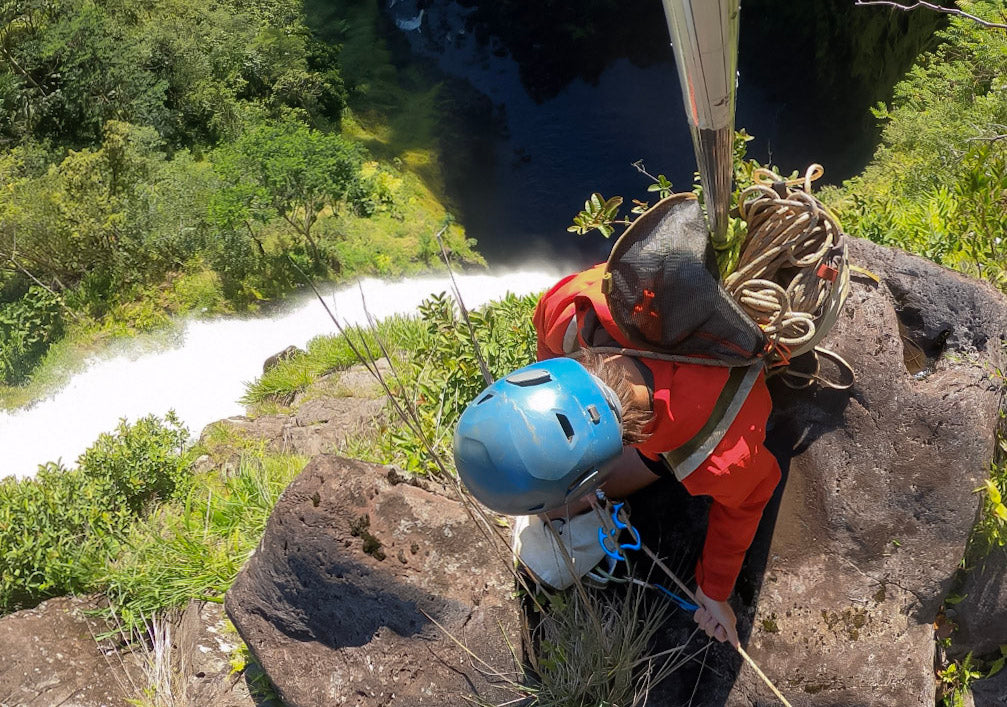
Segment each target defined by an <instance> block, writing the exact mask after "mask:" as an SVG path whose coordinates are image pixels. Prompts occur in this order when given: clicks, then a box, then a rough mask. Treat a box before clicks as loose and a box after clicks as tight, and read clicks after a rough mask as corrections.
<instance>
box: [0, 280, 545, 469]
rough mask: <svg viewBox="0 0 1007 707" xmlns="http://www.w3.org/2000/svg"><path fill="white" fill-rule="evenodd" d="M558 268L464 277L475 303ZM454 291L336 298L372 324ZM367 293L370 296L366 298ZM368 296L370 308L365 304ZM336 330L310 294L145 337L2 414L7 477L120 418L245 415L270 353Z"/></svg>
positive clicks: (524, 287)
mask: <svg viewBox="0 0 1007 707" xmlns="http://www.w3.org/2000/svg"><path fill="white" fill-rule="evenodd" d="M559 275H560V273H559V272H558V271H551V272H550V271H549V269H548V268H545V267H542V266H541V265H535V266H533V267H532V268H528V269H519V270H513V271H509V272H505V273H497V274H492V275H459V276H458V278H457V280H458V287H459V290H460V291H461V294H462V299H463V300H464V301H465V304H466V305H468V306H470V307H471V306H476V305H480V304H483V303H485V302H489V301H491V300H494V299H499V298H501V297H503V296H504V295H505V294H506V293H507V292H513V293H515V294H527V293H530V292H537V291H540V290H543V289H545V288H546V287H548V286H549V285H551V284H552V283H553V282H555V281H556V280H557V279H558V276H559ZM449 290H450V283H449V281H448V279H447V276H443V277H422V278H411V279H406V280H401V281H382V280H374V279H367V280H362V281H361V282H360V283H359V285H358V284H356V283H355V284H352V285H344V286H341V287H340V288H339V289H336V290H334V291H333V292H332V293H331V294H329V295H328V297H327V302H328V303H329V306H330V307H332V308H333V310H334V312H335V313H336V316H337V317H338V318H339V319H340V321H341V322H346V323H348V324H362V325H366V323H367V316H366V315H367V313H368V312H369V313H370V315H371V316H373V317H375V318H377V319H382V318H385V317H388V316H391V315H393V314H408V313H411V312H414V311H415V310H416V308H417V306H418V305H419V304H420V302H422V301H423V299H425V298H426V297H427V296H428V295H430V294H431V293H440V292H446V291H449ZM361 291H362V292H363V299H362V298H361ZM364 301H366V312H365V308H364ZM333 333H335V326H334V325H333V324H332V322H331V321H330V320H329V318H328V316H327V315H326V313H325V310H324V309H323V308H322V306H321V304H320V303H319V302H318V300H317V299H315V298H314V297H309V296H302V297H300V298H297V299H294V300H292V301H291V302H290V304H289V305H288V306H286V307H284V308H283V309H282V310H279V311H277V312H275V313H273V314H272V315H271V316H261V317H255V318H246V319H237V318H218V319H208V320H190V321H186V322H183V323H182V324H181V325H180V326H179V329H178V331H177V335H176V337H175V341H174V342H173V343H171V344H169V345H163V344H162V345H160V346H154V347H153V350H152V343H151V341H149V340H145V339H143V338H141V339H137V340H132V341H130V342H127V343H125V344H123V345H122V346H121V347H119V348H118V349H117V350H112V351H108V352H106V353H105V354H103V355H101V356H98V357H95V358H93V359H91V360H89V361H88V362H87V363H86V364H85V366H84V369H83V370H82V371H81V372H80V373H77V374H75V375H74V376H73V377H72V378H71V379H70V380H69V382H68V383H67V385H66V386H65V387H63V388H62V389H61V390H59V391H58V392H57V393H55V394H54V395H52V396H51V397H48V398H46V399H44V400H41V401H38V402H37V403H36V404H34V405H33V406H31V407H30V408H27V409H22V410H15V411H11V412H5V411H0V449H2V450H3V458H2V461H0V477H3V476H8V475H13V476H16V477H26V476H33V475H34V473H35V471H36V469H37V466H38V465H39V464H42V463H45V462H47V461H56V460H62V462H63V463H64V464H65V465H67V466H73V464H74V462H75V460H76V459H77V457H78V455H80V453H81V452H83V451H84V450H85V449H86V448H87V446H88V445H90V444H91V443H92V442H94V440H95V439H96V438H97V437H98V435H99V434H100V433H102V432H107V431H110V430H112V429H114V428H115V426H116V424H117V422H118V420H119V419H120V418H123V417H125V418H127V419H129V420H136V419H137V418H139V417H142V416H144V415H148V414H155V415H164V414H165V413H166V412H167V411H168V410H174V411H175V412H176V413H177V414H178V415H179V417H180V418H181V420H182V421H183V422H184V423H185V425H186V426H187V427H188V428H189V430H190V431H192V432H193V434H195V435H198V434H199V432H200V431H201V430H202V428H203V427H204V426H205V425H206V424H207V423H209V422H212V421H214V420H218V419H221V418H225V417H230V416H233V415H240V414H243V412H244V409H243V407H242V405H241V404H240V403H239V402H238V400H239V398H241V396H242V395H243V394H244V390H245V388H244V386H245V383H246V382H249V381H252V380H254V379H255V378H257V377H258V376H259V375H260V374H261V373H262V363H263V361H264V360H265V359H266V358H268V357H269V356H270V355H272V354H274V353H276V352H277V351H280V350H282V349H283V348H285V347H286V346H289V345H291V344H293V345H295V346H299V347H301V348H304V346H305V345H306V344H307V342H308V341H310V340H311V339H312V338H314V337H316V336H320V335H326V334H333Z"/></svg>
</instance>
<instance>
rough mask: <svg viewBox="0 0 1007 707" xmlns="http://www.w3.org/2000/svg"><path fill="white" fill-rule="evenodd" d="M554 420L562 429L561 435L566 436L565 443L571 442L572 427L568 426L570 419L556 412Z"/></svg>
mask: <svg viewBox="0 0 1007 707" xmlns="http://www.w3.org/2000/svg"><path fill="white" fill-rule="evenodd" d="M556 419H557V420H559V426H560V427H562V428H563V434H565V435H566V441H567V442H572V441H573V425H571V424H570V418H568V417H567V416H566V415H564V414H562V413H559V412H557V413H556Z"/></svg>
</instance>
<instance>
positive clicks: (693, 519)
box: [629, 381, 849, 707]
mask: <svg viewBox="0 0 1007 707" xmlns="http://www.w3.org/2000/svg"><path fill="white" fill-rule="evenodd" d="M770 391H771V393H772V395H773V402H774V412H773V415H772V417H771V418H770V425H769V427H770V429H769V431H768V432H767V435H766V447H767V448H768V449H769V450H770V451H771V452H772V453H773V455H774V456H775V457H776V459H777V461H778V462H779V464H780V471H781V472H782V478H781V481H780V484H779V486H777V488H776V492H775V493H774V494H773V498H772V499H771V500H770V502H769V504H768V505H767V506H766V509H765V511H764V512H763V516H762V521H761V522H760V524H759V529H758V531H757V533H756V536H755V539H754V541H753V542H752V545H751V547H750V548H749V551H748V553H747V555H746V557H745V562H744V564H743V565H742V568H741V573H740V575H739V576H738V581H737V583H736V585H735V593H734V598H733V599H732V605H733V606H734V607H735V610H736V611H737V615H738V635H739V637H740V638H741V642H742V645H745V644H747V643H748V641H749V639H750V638H751V635H752V632H753V628H754V627H753V625H752V620H753V616H754V613H755V607H756V606H757V605H758V601H759V593H760V591H761V589H762V585H763V581H764V579H765V571H766V567H767V563H768V560H769V553H770V547H771V545H772V540H773V536H774V533H775V532H776V531H777V525H778V523H784V522H786V520H785V519H784V518H781V517H780V515H779V511H780V502H781V499H782V497H783V493H784V490H785V489H786V488H787V485H788V483H790V481H791V480H790V463H791V460H792V459H793V458H794V457H796V456H798V455H799V454H801V453H802V452H803V451H804V450H806V449H807V448H808V447H809V446H810V445H811V444H812V443H813V442H814V441H815V440H816V439H818V438H819V437H820V436H822V435H823V434H826V433H828V432H830V431H831V430H834V429H836V428H837V427H838V425H839V424H840V423H841V421H842V419H843V410H844V409H845V407H846V405H847V404H848V402H849V394H848V393H847V392H844V391H835V390H826V389H817V388H812V389H808V390H803V391H794V390H791V389H789V388H787V387H786V386H783V385H781V384H778V383H775V382H772V381H771V385H770ZM629 501H630V504H631V505H632V509H633V521H634V525H635V527H636V528H637V529H638V530H639V532H640V535H641V538H642V539H643V541H644V542H645V543H646V544H647V545H648V546H649V547H650V548H651V549H652V550H654V552H656V553H657V554H658V555H659V556H661V557H662V558H663V559H664V560H665V562H666V563H667V564H668V565H669V567H670V568H671V569H672V571H674V572H676V574H678V576H679V577H680V578H681V579H682V580H683V581H685V582H686V583H688V584H690V585H691V586H694V577H693V571H694V567H695V563H696V561H697V559H698V557H699V553H700V551H701V549H702V546H703V541H704V539H705V537H706V520H707V513H708V510H709V506H710V501H709V499H708V498H707V497H695V496H690V495H689V493H688V492H687V491H686V490H685V488H684V487H683V486H682V485H681V484H680V483H678V482H677V481H675V480H674V479H662V480H660V481H658V482H657V483H656V484H654V485H652V486H650V487H648V488H647V489H646V490H645V491H642V492H639V493H637V494H636V495H634V496H632V497H630V499H629ZM634 573H635V574H636V575H637V576H649V577H651V579H652V581H655V582H660V581H663V580H662V579H661V578H663V576H664V575H663V574H662V573H661V571H660V570H659V569H657V568H656V567H651V566H650V563H649V562H646V561H640V560H639V559H638V560H637V566H636V568H635V570H634ZM653 600H654V601H662V600H661V599H660V598H659V597H654V599H653ZM694 627H695V624H694V623H693V621H692V618H691V616H689V615H687V614H686V613H684V612H680V611H675V612H674V613H673V614H672V616H671V618H670V619H669V620H668V622H667V625H666V627H665V628H664V630H663V631H662V633H661V634H660V636H659V640H658V642H657V645H655V646H654V647H653V650H654V652H655V653H657V652H660V651H662V650H667V649H669V648H672V647H675V646H679V645H682V644H684V643H686V641H689V644H688V649H687V650H686V654H688V653H694V652H696V651H698V650H700V649H702V648H703V647H704V644H705V643H706V642H707V639H706V637H705V635H703V636H695V637H693V638H691V640H690V638H689V637H690V633H691V632H692V631H693V629H694ZM746 669H747V668H746ZM741 670H742V660H741V658H740V656H739V655H738V654H737V653H736V652H735V651H734V650H732V649H731V648H729V647H727V646H724V645H721V644H717V643H713V642H711V644H710V646H709V648H708V649H707V650H706V652H705V654H704V653H702V652H701V653H700V654H699V655H698V656H697V657H696V659H695V660H693V661H691V662H689V663H687V664H686V665H684V666H682V667H681V668H680V669H679V670H678V671H677V672H676V673H675V674H674V675H672V676H671V677H669V678H668V679H666V680H665V681H664V682H662V683H661V684H660V685H658V686H657V688H656V689H655V690H654V691H653V692H652V694H651V703H652V704H660V705H684V704H693V705H696V706H697V707H699V706H703V707H720V706H722V705H726V704H728V698H729V695H730V693H731V689H732V687H733V686H734V683H735V682H736V680H737V677H738V675H739V671H741ZM770 677H771V678H772V677H773V676H770Z"/></svg>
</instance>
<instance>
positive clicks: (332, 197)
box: [211, 121, 365, 266]
mask: <svg viewBox="0 0 1007 707" xmlns="http://www.w3.org/2000/svg"><path fill="white" fill-rule="evenodd" d="M362 161H363V157H362V153H361V150H360V148H359V147H358V146H357V145H355V144H354V143H351V142H349V141H348V140H346V139H345V138H343V137H342V136H341V135H336V134H332V133H323V132H320V131H318V130H313V129H311V128H308V127H307V126H305V125H303V124H299V123H296V122H293V121H287V122H284V123H280V124H262V125H259V126H258V127H256V128H255V129H254V130H251V131H249V132H248V133H247V134H245V135H244V136H242V137H241V138H240V139H238V140H237V141H236V142H235V143H234V144H233V145H232V146H229V147H228V148H226V149H224V150H222V151H221V153H220V155H219V158H218V159H217V161H216V164H217V167H218V170H219V171H220V174H221V176H222V178H223V179H224V181H225V182H226V183H227V186H225V187H224V188H223V189H221V191H220V192H219V193H218V194H217V195H216V196H215V198H214V200H213V202H212V204H211V213H212V214H213V218H214V219H215V221H216V222H217V223H218V224H219V225H221V226H223V227H225V228H226V227H230V228H232V229H233V228H235V227H240V226H244V227H245V228H246V229H247V230H248V232H249V233H250V234H251V235H252V237H253V238H257V236H256V230H255V228H254V227H253V223H255V222H258V223H260V224H264V223H267V222H269V221H271V220H273V219H276V218H280V219H282V220H283V221H285V222H286V223H287V224H288V226H289V227H290V228H291V229H292V230H293V231H294V232H295V233H296V234H297V235H298V236H300V237H301V238H303V239H304V241H305V243H306V244H307V246H308V247H309V248H310V249H311V253H312V256H313V257H314V259H315V262H316V264H317V263H319V262H320V260H321V254H320V251H319V247H318V243H317V242H316V240H315V238H314V237H313V235H312V228H313V227H314V225H315V224H316V223H317V222H318V218H319V216H320V215H321V214H322V212H323V211H324V210H325V209H327V208H329V209H335V208H338V206H339V205H340V204H342V203H343V202H344V201H351V202H352V201H357V200H361V199H362V197H363V196H364V194H363V192H364V191H365V188H364V186H363V184H362V181H361V178H360V168H361V164H362ZM260 246H261V243H260ZM337 266H338V264H337Z"/></svg>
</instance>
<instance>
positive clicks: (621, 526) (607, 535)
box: [598, 503, 643, 562]
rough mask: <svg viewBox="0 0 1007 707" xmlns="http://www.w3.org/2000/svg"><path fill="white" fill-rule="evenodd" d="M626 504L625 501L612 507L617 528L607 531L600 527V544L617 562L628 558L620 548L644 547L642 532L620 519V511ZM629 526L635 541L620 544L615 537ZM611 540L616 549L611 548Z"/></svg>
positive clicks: (613, 519) (633, 548) (636, 548)
mask: <svg viewBox="0 0 1007 707" xmlns="http://www.w3.org/2000/svg"><path fill="white" fill-rule="evenodd" d="M624 505H625V503H617V504H615V506H613V507H612V522H613V523H614V524H615V527H616V529H615V530H612V531H611V532H605V529H604V528H601V527H599V528H598V544H599V545H601V549H602V550H604V552H605V554H606V555H608V556H609V557H610V558H612V559H613V560H615V561H617V562H623V561H625V559H626V556H625V555H623V554H622V553H620V552H619V551H620V550H639V549H640V548H641V547H643V542H642V541H641V539H640V533H638V532H637V530H636V528H634V527H633V526H631V525H630V524H629V523H624V522H623V521H622V520H620V519H619V511H620V510H621V509H622V507H623V506H624ZM627 528H628V529H629V532H630V534H631V535H632V537H633V542H631V543H622V544H619V543H618V542H617V541H616V539H615V538H616V536H617V535H618V534H619V531H620V530H626V529H627ZM609 540H611V541H612V544H613V545H615V546H616V547H615V550H610V549H609V547H608V541H609Z"/></svg>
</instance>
